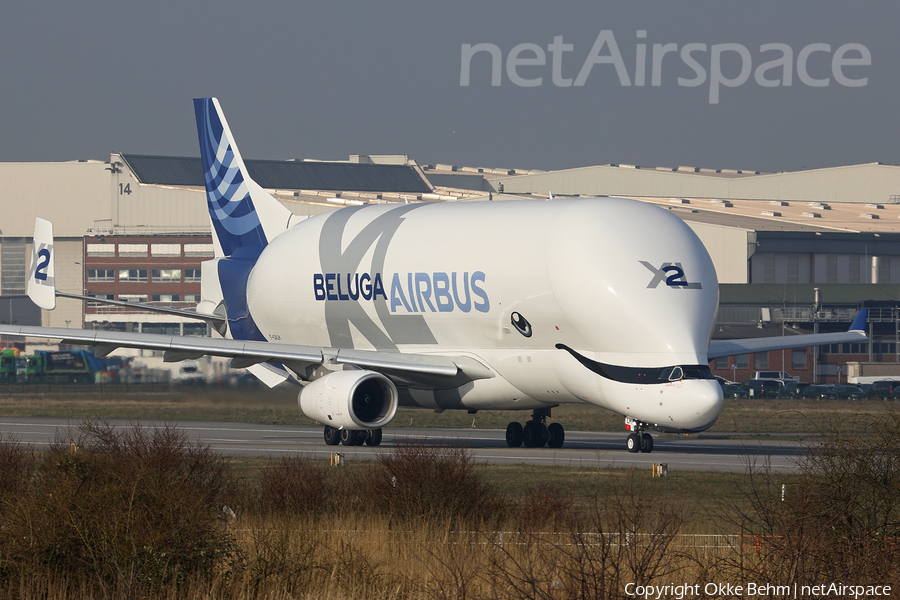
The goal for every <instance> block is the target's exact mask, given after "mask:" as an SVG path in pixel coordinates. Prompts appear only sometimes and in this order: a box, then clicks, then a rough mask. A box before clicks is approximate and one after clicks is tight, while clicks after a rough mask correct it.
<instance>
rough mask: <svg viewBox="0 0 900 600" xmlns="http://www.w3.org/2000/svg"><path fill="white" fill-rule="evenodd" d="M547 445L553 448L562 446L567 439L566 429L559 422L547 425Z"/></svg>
mask: <svg viewBox="0 0 900 600" xmlns="http://www.w3.org/2000/svg"><path fill="white" fill-rule="evenodd" d="M547 435H548V436H549V439H548V440H547V445H548V446H549V447H551V448H561V447H562V445H563V442H565V441H566V430H565V429H563V426H562V425H560V424H559V423H550V425H548V426H547Z"/></svg>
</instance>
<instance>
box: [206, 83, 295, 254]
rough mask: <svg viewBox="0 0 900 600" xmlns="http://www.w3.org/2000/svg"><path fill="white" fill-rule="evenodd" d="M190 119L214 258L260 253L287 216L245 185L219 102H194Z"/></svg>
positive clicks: (265, 194) (260, 191) (271, 199)
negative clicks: (194, 121) (241, 251)
mask: <svg viewBox="0 0 900 600" xmlns="http://www.w3.org/2000/svg"><path fill="white" fill-rule="evenodd" d="M194 114H195V116H196V118H197V134H198V135H199V137H200V157H201V159H202V162H203V177H204V180H205V182H206V200H207V204H208V205H209V216H210V219H211V220H212V225H213V237H214V239H215V241H216V244H215V245H216V255H217V256H231V255H232V254H233V253H234V251H235V250H237V249H239V248H253V247H255V248H262V247H264V246H265V245H266V244H268V243H269V241H270V240H271V239H272V238H274V237H275V236H277V235H278V234H280V233H281V232H282V231H284V230H285V229H286V228H287V227H288V225H289V222H290V218H291V216H292V214H291V212H290V211H289V210H288V209H287V208H285V207H284V206H283V205H282V204H281V203H280V202H278V200H276V199H275V198H274V197H273V196H272V195H271V194H269V193H268V192H266V191H265V190H263V189H262V188H261V187H260V186H259V185H257V184H256V182H254V181H253V180H252V179H250V176H249V175H248V174H247V168H246V166H245V165H244V161H243V159H242V158H241V155H240V152H238V149H237V145H236V144H235V143H234V138H233V136H232V135H231V130H230V129H229V128H228V123H227V122H226V121H225V115H224V114H223V113H222V107H221V106H219V101H218V100H216V99H215V98H196V99H195V100H194Z"/></svg>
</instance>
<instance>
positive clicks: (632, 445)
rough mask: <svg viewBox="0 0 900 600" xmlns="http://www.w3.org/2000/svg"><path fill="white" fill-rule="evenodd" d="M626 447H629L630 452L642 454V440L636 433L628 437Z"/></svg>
mask: <svg viewBox="0 0 900 600" xmlns="http://www.w3.org/2000/svg"><path fill="white" fill-rule="evenodd" d="M625 445H626V446H627V447H628V451H629V452H640V451H641V438H640V436H638V434H636V433H632V434H629V435H628V439H627V440H625Z"/></svg>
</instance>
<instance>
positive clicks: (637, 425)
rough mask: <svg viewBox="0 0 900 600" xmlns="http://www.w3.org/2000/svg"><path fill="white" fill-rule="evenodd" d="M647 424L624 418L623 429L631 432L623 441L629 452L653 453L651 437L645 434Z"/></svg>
mask: <svg viewBox="0 0 900 600" xmlns="http://www.w3.org/2000/svg"><path fill="white" fill-rule="evenodd" d="M647 428H648V426H647V424H646V423H643V422H641V421H638V420H636V419H632V418H631V417H625V429H627V430H628V431H631V432H632V433H631V434H629V436H628V438H627V439H626V440H625V446H626V447H627V448H628V451H629V452H646V453H648V454H649V453H650V452H653V436H652V435H650V434H649V433H647V431H646V430H647Z"/></svg>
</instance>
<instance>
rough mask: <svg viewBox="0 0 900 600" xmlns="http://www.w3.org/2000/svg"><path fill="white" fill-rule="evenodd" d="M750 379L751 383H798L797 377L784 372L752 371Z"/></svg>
mask: <svg viewBox="0 0 900 600" xmlns="http://www.w3.org/2000/svg"><path fill="white" fill-rule="evenodd" d="M750 379H751V380H752V381H759V380H766V381H782V382H784V383H787V382H788V381H800V378H799V377H794V376H793V375H791V374H790V373H788V372H786V371H754V373H753V377H751V378H750Z"/></svg>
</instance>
